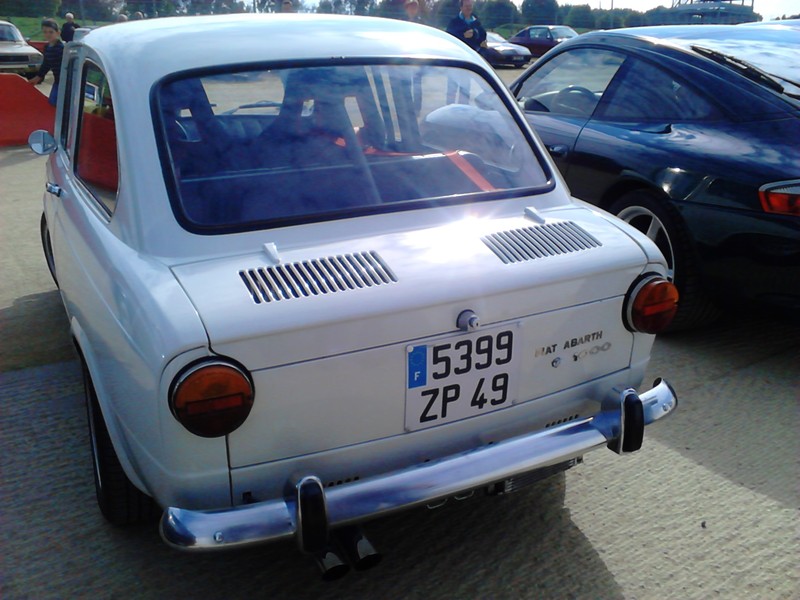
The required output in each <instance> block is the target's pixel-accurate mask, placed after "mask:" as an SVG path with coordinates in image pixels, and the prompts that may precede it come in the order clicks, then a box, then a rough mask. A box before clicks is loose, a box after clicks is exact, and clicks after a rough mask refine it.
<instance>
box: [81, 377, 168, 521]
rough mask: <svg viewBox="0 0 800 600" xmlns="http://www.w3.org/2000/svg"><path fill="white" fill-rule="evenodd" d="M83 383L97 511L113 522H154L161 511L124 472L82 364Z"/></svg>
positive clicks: (92, 386) (90, 381)
mask: <svg viewBox="0 0 800 600" xmlns="http://www.w3.org/2000/svg"><path fill="white" fill-rule="evenodd" d="M83 385H84V392H85V395H86V413H87V416H88V419H89V437H90V440H91V443H92V462H93V463H94V485H95V491H96V494H97V504H98V505H99V506H100V512H101V513H102V514H103V516H104V517H105V518H106V519H107V520H108V521H109V522H111V523H113V524H114V525H141V524H145V523H151V522H153V521H155V520H156V519H157V518H158V517H159V515H160V514H161V511H160V509H159V508H158V506H157V505H156V503H155V502H154V501H153V499H152V498H151V497H150V496H148V495H146V494H144V493H142V492H141V491H139V489H138V488H137V487H136V486H134V485H133V484H132V483H131V482H130V480H129V479H128V476H127V475H125V471H124V470H123V469H122V465H121V464H120V462H119V458H118V457H117V453H116V451H115V450H114V446H113V445H112V444H111V437H110V436H109V434H108V428H107V427H106V423H105V420H104V419H103V415H102V413H101V411H100V404H99V402H98V401H97V394H96V393H95V391H94V385H93V384H92V380H91V377H90V375H89V372H88V370H87V368H86V366H85V365H84V367H83Z"/></svg>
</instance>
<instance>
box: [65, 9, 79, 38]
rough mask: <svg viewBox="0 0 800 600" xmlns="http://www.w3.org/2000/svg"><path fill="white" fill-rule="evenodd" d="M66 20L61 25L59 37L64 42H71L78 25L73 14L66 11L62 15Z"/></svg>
mask: <svg viewBox="0 0 800 600" xmlns="http://www.w3.org/2000/svg"><path fill="white" fill-rule="evenodd" d="M64 18H65V19H66V22H65V23H64V24H63V25H62V26H61V39H62V40H64V43H67V42H71V41H72V40H73V38H74V37H75V30H76V29H77V28H78V27H80V25H78V24H77V23H76V22H75V15H73V14H72V13H67V14H65V15H64Z"/></svg>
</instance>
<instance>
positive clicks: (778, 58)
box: [569, 25, 800, 82]
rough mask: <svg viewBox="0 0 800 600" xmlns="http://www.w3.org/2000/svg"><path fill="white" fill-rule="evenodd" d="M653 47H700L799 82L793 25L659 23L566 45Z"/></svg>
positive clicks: (799, 47) (799, 41)
mask: <svg viewBox="0 0 800 600" xmlns="http://www.w3.org/2000/svg"><path fill="white" fill-rule="evenodd" d="M623 39H624V40H628V41H630V42H633V43H641V44H646V45H648V46H650V47H653V48H658V47H672V48H677V49H679V50H682V51H685V52H689V53H692V54H693V55H694V54H695V53H694V51H693V50H692V46H702V47H704V48H709V49H711V50H716V51H717V52H721V53H723V54H727V55H730V56H735V57H738V58H742V59H744V60H746V61H747V62H748V63H750V64H752V65H754V66H756V67H758V68H760V69H762V70H763V71H766V72H767V73H770V74H775V75H779V76H780V77H783V78H785V79H788V80H790V81H794V82H797V81H800V61H798V60H797V55H798V51H800V35H798V32H797V30H796V29H794V28H792V27H739V26H736V25H661V26H652V27H631V28H627V29H612V30H609V31H592V32H589V33H585V34H583V35H581V36H579V37H578V38H575V39H573V40H569V45H570V46H572V45H574V44H587V43H588V44H592V43H598V42H600V43H608V44H611V45H614V44H615V43H617V42H618V41H620V40H623Z"/></svg>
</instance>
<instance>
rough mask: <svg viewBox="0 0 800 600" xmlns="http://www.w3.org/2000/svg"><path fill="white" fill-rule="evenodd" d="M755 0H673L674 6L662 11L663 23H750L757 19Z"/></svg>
mask: <svg viewBox="0 0 800 600" xmlns="http://www.w3.org/2000/svg"><path fill="white" fill-rule="evenodd" d="M754 2H755V0H672V8H670V9H668V10H665V11H663V12H661V13H660V16H661V17H662V18H663V22H662V23H660V24H661V25H672V24H686V25H691V24H704V25H708V24H714V23H727V24H736V23H749V22H751V21H757V20H758V16H757V15H756V13H755V10H754V7H753V3H754Z"/></svg>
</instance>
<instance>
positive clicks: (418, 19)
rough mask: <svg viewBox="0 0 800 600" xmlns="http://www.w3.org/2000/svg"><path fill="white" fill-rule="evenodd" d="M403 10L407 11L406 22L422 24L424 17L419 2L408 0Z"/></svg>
mask: <svg viewBox="0 0 800 600" xmlns="http://www.w3.org/2000/svg"><path fill="white" fill-rule="evenodd" d="M403 8H404V9H405V11H406V18H405V20H406V21H409V22H411V23H422V16H421V15H420V13H419V2H418V0H406V2H405V4H404V5H403Z"/></svg>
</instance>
